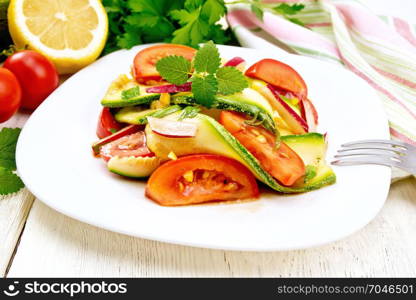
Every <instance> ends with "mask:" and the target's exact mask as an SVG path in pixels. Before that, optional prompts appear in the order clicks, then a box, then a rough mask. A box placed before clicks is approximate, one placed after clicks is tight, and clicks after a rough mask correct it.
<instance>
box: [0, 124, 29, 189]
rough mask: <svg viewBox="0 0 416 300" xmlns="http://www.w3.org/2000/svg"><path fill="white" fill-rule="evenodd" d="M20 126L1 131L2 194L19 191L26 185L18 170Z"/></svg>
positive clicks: (0, 171)
mask: <svg viewBox="0 0 416 300" xmlns="http://www.w3.org/2000/svg"><path fill="white" fill-rule="evenodd" d="M19 134H20V128H3V129H2V130H1V131H0V195H7V194H11V193H14V192H17V191H19V190H20V189H21V188H23V187H24V184H23V182H22V180H21V179H20V178H19V176H17V175H16V174H15V173H14V171H15V170H16V159H15V152H16V144H17V139H18V138H19Z"/></svg>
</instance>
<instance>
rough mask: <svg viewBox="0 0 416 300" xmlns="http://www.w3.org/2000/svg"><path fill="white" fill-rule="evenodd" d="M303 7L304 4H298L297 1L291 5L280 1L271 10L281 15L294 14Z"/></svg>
mask: <svg viewBox="0 0 416 300" xmlns="http://www.w3.org/2000/svg"><path fill="white" fill-rule="evenodd" d="M304 8H305V5H303V4H299V3H295V4H292V5H290V4H287V3H282V4H280V5H278V6H276V7H273V10H274V11H275V12H277V13H279V14H282V15H295V14H297V13H298V12H300V11H301V10H302V9H304Z"/></svg>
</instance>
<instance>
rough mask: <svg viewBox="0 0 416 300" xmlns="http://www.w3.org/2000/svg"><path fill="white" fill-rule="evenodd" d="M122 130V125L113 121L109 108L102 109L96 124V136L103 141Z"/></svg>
mask: <svg viewBox="0 0 416 300" xmlns="http://www.w3.org/2000/svg"><path fill="white" fill-rule="evenodd" d="M121 128H123V125H122V124H120V123H119V122H117V121H116V119H114V116H113V114H112V113H111V110H110V108H108V107H103V109H102V111H101V113H100V117H99V119H98V124H97V136H98V138H100V139H103V138H105V137H107V136H109V135H112V134H113V133H115V132H117V131H119V130H120V129H121Z"/></svg>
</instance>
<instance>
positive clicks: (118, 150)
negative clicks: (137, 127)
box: [100, 131, 154, 161]
mask: <svg viewBox="0 0 416 300" xmlns="http://www.w3.org/2000/svg"><path fill="white" fill-rule="evenodd" d="M100 155H101V157H102V158H103V159H104V160H105V161H109V160H110V159H111V158H112V157H113V156H118V157H129V156H134V157H140V156H154V153H153V152H152V151H150V150H149V148H147V145H146V135H145V134H144V132H143V131H139V132H136V133H133V134H129V135H126V136H123V137H122V138H119V139H118V140H115V141H114V142H111V143H108V144H106V145H104V146H102V147H101V149H100Z"/></svg>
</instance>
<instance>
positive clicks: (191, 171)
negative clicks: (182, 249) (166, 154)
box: [146, 154, 259, 206]
mask: <svg viewBox="0 0 416 300" xmlns="http://www.w3.org/2000/svg"><path fill="white" fill-rule="evenodd" d="M146 196H147V197H149V198H150V199H152V200H154V201H156V202H157V203H159V204H161V205H165V206H176V205H188V204H198V203H204V202H212V201H224V200H237V199H247V198H258V197H259V190H258V186H257V182H256V179H255V178H254V176H253V174H252V173H251V172H250V171H249V170H248V169H247V167H246V166H244V165H242V164H241V163H240V162H238V161H236V160H234V159H231V158H228V157H225V156H221V155H214V154H195V155H188V156H182V157H180V158H178V159H177V160H171V161H169V162H167V163H165V164H163V165H162V166H160V167H159V168H158V169H156V171H155V172H153V174H152V175H151V176H150V179H149V181H148V182H147V188H146Z"/></svg>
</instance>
